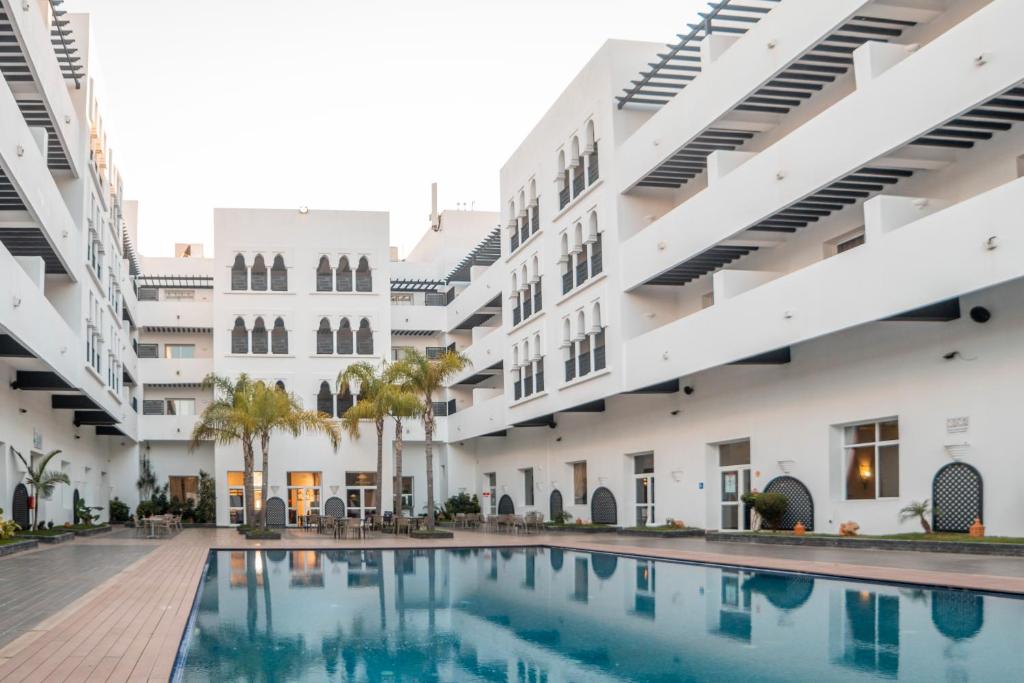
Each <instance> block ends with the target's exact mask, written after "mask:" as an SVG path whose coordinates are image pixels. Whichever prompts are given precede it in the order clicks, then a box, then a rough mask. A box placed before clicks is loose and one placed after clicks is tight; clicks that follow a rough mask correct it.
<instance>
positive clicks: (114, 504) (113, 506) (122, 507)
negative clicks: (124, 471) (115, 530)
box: [110, 497, 132, 522]
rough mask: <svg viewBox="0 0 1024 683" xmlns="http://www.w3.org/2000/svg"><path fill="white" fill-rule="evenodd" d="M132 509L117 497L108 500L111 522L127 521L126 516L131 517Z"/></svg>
mask: <svg viewBox="0 0 1024 683" xmlns="http://www.w3.org/2000/svg"><path fill="white" fill-rule="evenodd" d="M131 514H132V510H131V508H130V507H128V505H127V504H125V503H124V502H123V501H121V500H120V499H119V498H116V497H115V498H114V499H113V500H112V501H110V521H111V522H127V521H128V518H129V517H131Z"/></svg>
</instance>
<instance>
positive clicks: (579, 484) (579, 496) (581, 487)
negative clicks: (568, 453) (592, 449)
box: [572, 462, 587, 505]
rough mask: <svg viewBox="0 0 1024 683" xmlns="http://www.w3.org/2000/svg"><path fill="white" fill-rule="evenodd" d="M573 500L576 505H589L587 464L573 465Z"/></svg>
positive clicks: (575, 463)
mask: <svg viewBox="0 0 1024 683" xmlns="http://www.w3.org/2000/svg"><path fill="white" fill-rule="evenodd" d="M572 492H573V493H572V498H573V503H574V504H576V505H586V504H587V463H585V462H574V463H572Z"/></svg>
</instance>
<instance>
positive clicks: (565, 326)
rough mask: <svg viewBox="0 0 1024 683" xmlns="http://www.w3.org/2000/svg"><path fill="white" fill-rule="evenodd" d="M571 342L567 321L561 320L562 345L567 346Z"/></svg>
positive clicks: (569, 327) (566, 319)
mask: <svg viewBox="0 0 1024 683" xmlns="http://www.w3.org/2000/svg"><path fill="white" fill-rule="evenodd" d="M571 342H572V328H571V326H570V325H569V319H568V318H565V319H564V320H562V343H563V344H569V343H571Z"/></svg>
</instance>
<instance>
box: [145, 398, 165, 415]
mask: <svg viewBox="0 0 1024 683" xmlns="http://www.w3.org/2000/svg"><path fill="white" fill-rule="evenodd" d="M142 414H143V415H163V414H164V401H163V399H162V398H150V399H143V400H142Z"/></svg>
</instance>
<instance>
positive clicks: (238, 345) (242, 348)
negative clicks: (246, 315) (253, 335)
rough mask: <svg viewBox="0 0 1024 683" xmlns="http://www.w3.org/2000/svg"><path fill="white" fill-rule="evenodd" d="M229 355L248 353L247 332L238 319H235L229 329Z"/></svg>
mask: <svg viewBox="0 0 1024 683" xmlns="http://www.w3.org/2000/svg"><path fill="white" fill-rule="evenodd" d="M231 353H249V332H248V330H246V329H245V321H244V320H242V318H240V317H239V318H235V326H234V327H233V328H232V329H231Z"/></svg>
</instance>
